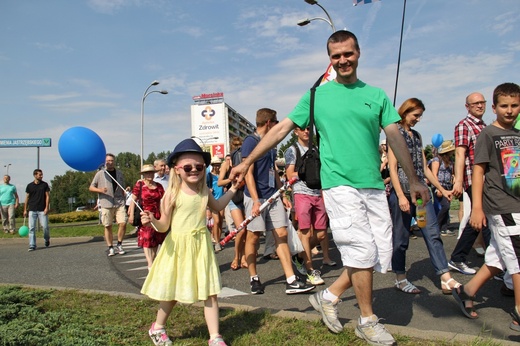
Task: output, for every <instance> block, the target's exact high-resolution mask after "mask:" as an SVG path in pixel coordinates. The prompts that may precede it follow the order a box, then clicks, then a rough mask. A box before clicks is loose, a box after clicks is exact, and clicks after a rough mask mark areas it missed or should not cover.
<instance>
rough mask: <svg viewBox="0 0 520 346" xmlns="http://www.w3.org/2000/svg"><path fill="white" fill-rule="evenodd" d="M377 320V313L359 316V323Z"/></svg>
mask: <svg viewBox="0 0 520 346" xmlns="http://www.w3.org/2000/svg"><path fill="white" fill-rule="evenodd" d="M376 320H377V316H376V315H372V316H368V317H363V316H359V324H367V323H368V322H374V321H376Z"/></svg>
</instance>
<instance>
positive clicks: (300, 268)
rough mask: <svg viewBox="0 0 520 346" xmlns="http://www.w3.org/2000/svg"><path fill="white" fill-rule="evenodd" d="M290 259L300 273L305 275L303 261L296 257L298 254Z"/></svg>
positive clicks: (305, 270)
mask: <svg viewBox="0 0 520 346" xmlns="http://www.w3.org/2000/svg"><path fill="white" fill-rule="evenodd" d="M291 260H292V263H293V264H294V265H295V267H296V269H297V270H298V272H299V273H300V274H302V275H304V276H305V275H307V269H305V266H304V265H303V262H301V260H300V259H299V258H298V255H294V256H292V257H291Z"/></svg>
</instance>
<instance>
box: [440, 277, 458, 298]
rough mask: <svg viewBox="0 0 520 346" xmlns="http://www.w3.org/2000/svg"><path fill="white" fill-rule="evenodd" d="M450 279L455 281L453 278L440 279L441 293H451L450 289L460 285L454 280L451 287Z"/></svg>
mask: <svg viewBox="0 0 520 346" xmlns="http://www.w3.org/2000/svg"><path fill="white" fill-rule="evenodd" d="M452 281H455V279H454V278H450V279H449V280H448V281H442V280H441V289H442V294H446V295H448V294H451V291H452V290H453V289H454V288H459V287H460V286H461V284H460V283H459V282H457V281H455V285H454V286H453V287H450V282H452Z"/></svg>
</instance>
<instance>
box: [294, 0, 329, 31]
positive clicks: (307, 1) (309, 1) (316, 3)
mask: <svg viewBox="0 0 520 346" xmlns="http://www.w3.org/2000/svg"><path fill="white" fill-rule="evenodd" d="M305 2H306V3H308V4H309V5H318V7H319V8H321V9H322V10H323V12H325V15H326V16H327V18H328V20H326V19H325V18H321V17H316V18H312V19H305V20H301V21H299V22H298V25H300V26H304V25H307V24H309V23H310V22H311V21H312V20H314V19H321V20H324V21H326V22H327V23H329V25H330V27H331V28H332V33H335V32H336V27H335V26H334V22H333V21H332V18H330V15H329V13H328V12H327V10H326V9H325V7H323V6H321V5H320V4H319V3H318V2H317V1H316V0H305ZM305 21H308V22H306V23H305V24H300V23H303V22H305Z"/></svg>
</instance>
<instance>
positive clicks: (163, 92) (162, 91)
mask: <svg viewBox="0 0 520 346" xmlns="http://www.w3.org/2000/svg"><path fill="white" fill-rule="evenodd" d="M159 92H160V93H161V94H163V95H166V94H168V91H166V90H161V91H159Z"/></svg>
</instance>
